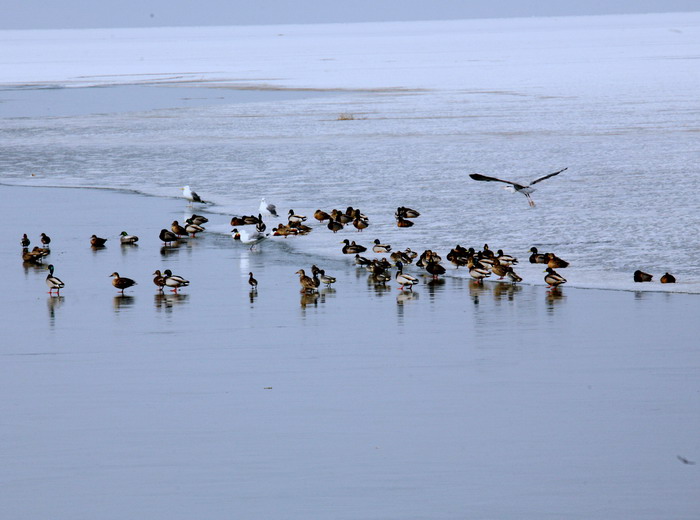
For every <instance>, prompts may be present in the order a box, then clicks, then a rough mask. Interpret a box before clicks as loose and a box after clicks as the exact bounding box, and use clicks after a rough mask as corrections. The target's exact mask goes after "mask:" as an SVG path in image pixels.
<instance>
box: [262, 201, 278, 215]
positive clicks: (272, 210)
mask: <svg viewBox="0 0 700 520" xmlns="http://www.w3.org/2000/svg"><path fill="white" fill-rule="evenodd" d="M258 211H259V212H260V213H261V214H262V215H266V216H268V217H277V216H278V215H277V206H275V205H274V204H268V203H267V202H265V197H263V198H262V199H260V206H259V207H258Z"/></svg>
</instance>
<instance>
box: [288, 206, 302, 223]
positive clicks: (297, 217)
mask: <svg viewBox="0 0 700 520" xmlns="http://www.w3.org/2000/svg"><path fill="white" fill-rule="evenodd" d="M305 220H306V217H305V216H304V215H297V214H295V213H294V210H293V209H290V210H289V213H288V214H287V221H288V222H289V223H292V222H304V221H305Z"/></svg>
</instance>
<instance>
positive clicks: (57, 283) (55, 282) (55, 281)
mask: <svg viewBox="0 0 700 520" xmlns="http://www.w3.org/2000/svg"><path fill="white" fill-rule="evenodd" d="M47 269H48V270H49V274H48V275H46V285H48V286H49V294H52V293H53V290H54V289H56V293H57V294H59V293H60V291H61V289H63V288H64V287H65V286H66V284H64V283H63V282H62V281H61V280H60V279H59V278H56V277H55V276H54V275H53V270H54V268H53V265H49V266H48V267H47Z"/></svg>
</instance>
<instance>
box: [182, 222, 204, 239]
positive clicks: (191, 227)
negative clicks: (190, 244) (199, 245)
mask: <svg viewBox="0 0 700 520" xmlns="http://www.w3.org/2000/svg"><path fill="white" fill-rule="evenodd" d="M185 223H186V224H187V225H186V226H185V231H186V232H187V233H189V234H190V236H191V237H192V238H194V237H195V236H196V235H197V233H201V232H202V231H204V229H205V228H203V227H202V226H200V225H199V224H195V223H194V222H193V221H192V219H187V220H186V221H185Z"/></svg>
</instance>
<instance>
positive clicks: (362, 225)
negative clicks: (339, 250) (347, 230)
mask: <svg viewBox="0 0 700 520" xmlns="http://www.w3.org/2000/svg"><path fill="white" fill-rule="evenodd" d="M352 225H353V226H355V229H357V231H362V230H363V229H367V227H368V226H369V222H368V221H367V220H364V219H361V218H356V219H355V220H353V221H352Z"/></svg>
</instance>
